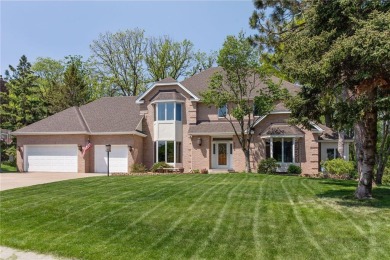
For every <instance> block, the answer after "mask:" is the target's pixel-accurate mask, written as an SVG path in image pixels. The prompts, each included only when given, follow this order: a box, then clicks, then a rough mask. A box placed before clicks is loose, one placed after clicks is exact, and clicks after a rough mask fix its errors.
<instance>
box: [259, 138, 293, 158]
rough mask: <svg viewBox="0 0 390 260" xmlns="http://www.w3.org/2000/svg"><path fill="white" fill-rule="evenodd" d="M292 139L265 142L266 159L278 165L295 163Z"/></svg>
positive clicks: (275, 139)
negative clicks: (272, 159)
mask: <svg viewBox="0 0 390 260" xmlns="http://www.w3.org/2000/svg"><path fill="white" fill-rule="evenodd" d="M294 148H295V144H294V139H293V138H284V137H283V138H270V139H269V140H266V141H265V149H266V157H267V158H270V157H271V158H274V159H275V160H276V161H277V162H279V163H295V158H294V157H295V156H294Z"/></svg>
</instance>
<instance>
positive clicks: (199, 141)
mask: <svg viewBox="0 0 390 260" xmlns="http://www.w3.org/2000/svg"><path fill="white" fill-rule="evenodd" d="M198 145H199V146H202V138H200V137H198Z"/></svg>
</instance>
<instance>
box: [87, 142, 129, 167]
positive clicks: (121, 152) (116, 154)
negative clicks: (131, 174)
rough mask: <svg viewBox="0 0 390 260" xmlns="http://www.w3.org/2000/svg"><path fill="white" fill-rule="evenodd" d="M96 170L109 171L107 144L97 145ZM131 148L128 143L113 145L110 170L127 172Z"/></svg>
mask: <svg viewBox="0 0 390 260" xmlns="http://www.w3.org/2000/svg"><path fill="white" fill-rule="evenodd" d="M94 148H95V172H107V152H106V146H105V145H95V146H94ZM128 150H129V148H128V146H127V145H111V152H110V172H111V173H113V172H121V173H123V172H127V171H128V169H127V167H128V157H129V152H128Z"/></svg>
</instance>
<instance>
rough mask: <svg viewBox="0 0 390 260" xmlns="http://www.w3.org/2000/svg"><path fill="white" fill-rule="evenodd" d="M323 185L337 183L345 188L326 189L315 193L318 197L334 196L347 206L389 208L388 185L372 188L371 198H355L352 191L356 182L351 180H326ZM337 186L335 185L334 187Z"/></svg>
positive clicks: (389, 195)
mask: <svg viewBox="0 0 390 260" xmlns="http://www.w3.org/2000/svg"><path fill="white" fill-rule="evenodd" d="M322 184H325V185H332V186H334V185H337V186H342V187H345V188H341V187H340V189H332V190H327V191H325V192H322V193H319V194H317V196H318V197H320V198H335V199H340V200H338V201H337V203H338V204H339V205H341V206H347V207H374V208H390V187H388V186H380V187H375V188H373V191H372V196H373V198H372V199H369V200H357V199H355V196H354V193H355V188H356V186H357V183H356V182H352V181H334V182H333V181H329V182H328V181H327V182H323V183H322ZM336 188H337V187H336Z"/></svg>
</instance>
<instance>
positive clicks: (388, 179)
mask: <svg viewBox="0 0 390 260" xmlns="http://www.w3.org/2000/svg"><path fill="white" fill-rule="evenodd" d="M382 184H383V185H389V186H390V168H389V167H386V168H385V170H384V172H383V177H382Z"/></svg>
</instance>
